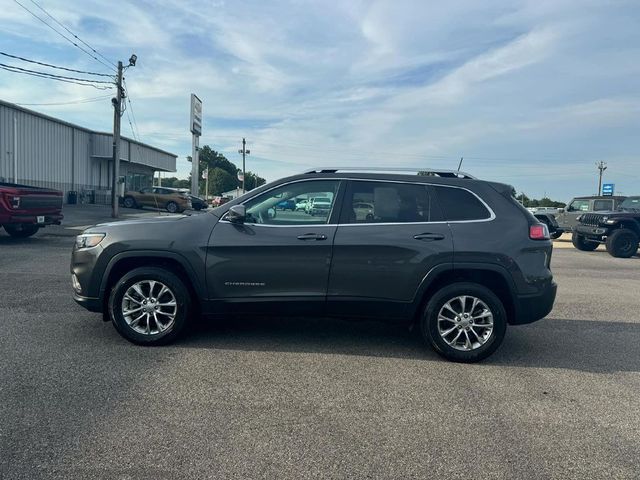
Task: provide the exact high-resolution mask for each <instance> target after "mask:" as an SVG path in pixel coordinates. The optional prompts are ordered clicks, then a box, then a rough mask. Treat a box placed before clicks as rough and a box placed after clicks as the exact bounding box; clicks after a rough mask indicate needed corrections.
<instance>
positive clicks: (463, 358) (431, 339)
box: [420, 282, 507, 363]
mask: <svg viewBox="0 0 640 480" xmlns="http://www.w3.org/2000/svg"><path fill="white" fill-rule="evenodd" d="M459 296H470V297H475V298H477V299H479V300H481V301H482V302H484V304H485V305H486V306H487V308H488V309H489V310H490V312H491V314H492V316H493V330H492V331H491V332H490V333H489V336H488V337H487V338H486V339H485V343H484V344H481V345H479V346H477V348H473V349H471V350H466V351H463V350H458V349H456V348H454V347H452V346H451V345H449V344H448V343H447V342H446V341H445V340H444V339H443V337H442V336H441V335H440V332H439V330H438V315H439V313H440V310H441V309H442V308H443V307H444V305H445V304H446V303H447V302H449V301H450V300H453V299H455V298H456V297H459ZM452 326H453V323H452ZM460 329H461V328H460ZM461 330H463V329H461ZM506 330H507V314H506V312H505V309H504V305H503V304H502V302H501V301H500V299H499V298H498V297H497V296H496V295H495V294H494V293H493V292H492V291H491V290H489V289H488V288H487V287H484V286H482V285H479V284H477V283H471V282H459V283H453V284H451V285H448V286H446V287H444V288H442V289H441V290H439V291H438V292H436V294H435V295H433V296H432V297H431V299H429V301H428V303H427V305H426V307H425V309H424V312H423V315H422V318H421V320H420V331H421V332H422V336H423V338H424V339H425V341H426V342H427V343H429V344H430V345H431V346H432V347H433V349H434V350H435V351H436V352H437V353H438V354H440V355H441V356H443V357H444V358H446V359H447V360H452V361H454V362H462V363H472V362H479V361H480V360H483V359H485V358H487V357H488V356H489V355H491V354H492V353H493V352H495V351H496V350H497V348H498V347H499V346H500V344H501V343H502V341H503V339H504V335H505V333H506ZM471 331H474V330H473V329H472V330H471ZM478 331H480V329H479V330H478ZM454 333H457V330H455V331H454ZM462 333H465V335H467V336H468V337H469V338H474V334H473V333H468V332H464V331H463V332H462ZM475 338H476V341H475V342H474V343H479V342H478V341H477V336H475ZM454 343H455V341H454Z"/></svg>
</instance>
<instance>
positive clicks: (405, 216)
mask: <svg viewBox="0 0 640 480" xmlns="http://www.w3.org/2000/svg"><path fill="white" fill-rule="evenodd" d="M363 205H366V206H367V207H370V208H367V209H366V210H367V211H366V212H363V210H365V209H364V208H363ZM452 261H453V241H452V237H451V232H450V229H449V227H448V225H447V223H446V222H444V221H443V219H442V214H441V212H440V210H439V208H438V207H437V205H436V203H435V202H434V201H433V195H432V192H431V187H429V186H427V185H424V184H419V183H403V182H386V181H373V180H372V181H368V180H367V181H365V180H353V181H350V182H349V183H348V186H347V189H346V192H345V197H344V201H343V206H342V214H341V217H340V224H339V225H338V229H337V232H336V237H335V240H334V247H333V260H332V262H331V274H330V277H329V290H328V295H327V301H328V302H327V308H328V312H329V313H330V314H337V315H341V314H345V315H356V316H366V317H370V316H380V317H386V318H389V317H391V318H402V317H404V315H405V313H406V309H407V307H408V306H409V305H410V304H411V303H412V302H413V300H414V297H415V295H416V292H417V291H418V287H419V285H420V283H421V282H422V280H423V279H424V277H425V276H426V275H427V273H428V272H429V271H430V270H431V269H432V268H433V267H434V266H436V265H440V264H447V263H449V264H451V263H452Z"/></svg>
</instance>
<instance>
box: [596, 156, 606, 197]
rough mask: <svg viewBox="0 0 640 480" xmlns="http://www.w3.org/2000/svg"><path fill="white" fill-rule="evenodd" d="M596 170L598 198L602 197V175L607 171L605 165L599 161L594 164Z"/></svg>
mask: <svg viewBox="0 0 640 480" xmlns="http://www.w3.org/2000/svg"><path fill="white" fill-rule="evenodd" d="M596 168H597V169H598V170H600V175H599V176H598V196H600V195H602V173H603V172H604V171H605V170H606V169H607V164H606V162H603V161H600V162H598V163H596Z"/></svg>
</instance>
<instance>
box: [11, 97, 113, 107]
mask: <svg viewBox="0 0 640 480" xmlns="http://www.w3.org/2000/svg"><path fill="white" fill-rule="evenodd" d="M109 97H111V94H109V95H101V96H99V97H90V98H79V99H77V100H71V101H69V102H54V103H16V105H19V106H21V107H47V106H58V105H78V104H81V103H91V102H98V101H100V100H104V99H105V98H109Z"/></svg>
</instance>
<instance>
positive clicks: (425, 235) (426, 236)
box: [413, 233, 444, 242]
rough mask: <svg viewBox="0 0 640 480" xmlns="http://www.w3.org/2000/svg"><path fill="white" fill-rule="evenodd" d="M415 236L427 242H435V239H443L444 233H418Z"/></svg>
mask: <svg viewBox="0 0 640 480" xmlns="http://www.w3.org/2000/svg"><path fill="white" fill-rule="evenodd" d="M413 238H415V239H416V240H423V241H425V242H433V241H434V240H443V239H444V235H442V234H441V233H419V234H418V235H414V236H413Z"/></svg>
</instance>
